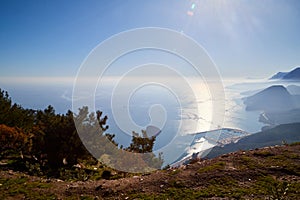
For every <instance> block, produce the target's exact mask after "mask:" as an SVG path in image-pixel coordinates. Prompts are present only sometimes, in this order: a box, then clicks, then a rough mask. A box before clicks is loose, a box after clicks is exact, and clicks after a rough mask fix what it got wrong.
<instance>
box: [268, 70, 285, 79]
mask: <svg viewBox="0 0 300 200" xmlns="http://www.w3.org/2000/svg"><path fill="white" fill-rule="evenodd" d="M287 74H288V72H278V73H277V74H275V75H274V76H272V77H271V78H270V79H281V78H283V77H284V76H285V75H287Z"/></svg>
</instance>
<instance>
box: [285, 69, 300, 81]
mask: <svg viewBox="0 0 300 200" xmlns="http://www.w3.org/2000/svg"><path fill="white" fill-rule="evenodd" d="M282 79H289V80H300V67H298V68H296V69H294V70H293V71H291V72H289V73H288V74H286V75H285V76H283V77H282Z"/></svg>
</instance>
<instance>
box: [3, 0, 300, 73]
mask: <svg viewBox="0 0 300 200" xmlns="http://www.w3.org/2000/svg"><path fill="white" fill-rule="evenodd" d="M189 11H192V12H193V15H191V14H190V15H189V14H188V12H189ZM143 27H161V28H168V29H172V30H175V31H178V32H183V33H184V34H186V35H187V36H189V37H191V38H193V39H194V40H195V41H197V42H198V43H199V44H200V45H201V46H202V47H203V48H204V49H205V50H206V51H207V53H208V54H209V56H210V57H211V58H212V60H213V61H214V62H215V64H216V65H217V66H218V69H219V72H220V74H221V76H222V77H229V78H231V77H240V78H241V77H248V78H265V77H269V76H271V75H272V74H274V73H276V72H277V71H289V70H291V69H293V68H294V67H296V66H298V65H300V39H299V37H300V1H298V0H264V1H261V0H251V1H250V0H194V1H192V0H143V1H141V0H126V1H124V0H97V1H96V0H87V1H83V0H81V1H77V0H64V1H59V0H43V1H39V0H26V1H20V0H1V1H0V77H6V78H7V77H74V76H76V74H77V71H78V69H79V67H80V65H81V63H82V62H83V61H84V59H85V58H86V57H87V56H88V54H89V53H90V51H91V50H92V49H93V48H95V47H96V46H97V45H98V44H99V43H101V42H102V41H104V40H105V39H107V38H109V37H111V36H113V35H115V34H118V33H120V32H123V31H126V30H130V29H134V28H143Z"/></svg>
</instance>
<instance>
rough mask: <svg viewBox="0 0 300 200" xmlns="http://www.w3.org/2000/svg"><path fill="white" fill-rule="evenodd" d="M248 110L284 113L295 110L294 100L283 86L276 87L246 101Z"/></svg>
mask: <svg viewBox="0 0 300 200" xmlns="http://www.w3.org/2000/svg"><path fill="white" fill-rule="evenodd" d="M244 103H245V104H246V110H248V111H251V110H262V111H284V110H290V109H293V108H294V107H295V106H294V99H293V95H291V94H290V93H289V92H288V90H287V89H286V88H285V87H283V86H282V85H274V86H271V87H269V88H267V89H264V90H262V91H260V92H258V93H256V94H254V95H252V96H250V97H247V98H245V99H244Z"/></svg>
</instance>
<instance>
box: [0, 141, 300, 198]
mask: <svg viewBox="0 0 300 200" xmlns="http://www.w3.org/2000/svg"><path fill="white" fill-rule="evenodd" d="M299 191H300V144H294V145H288V146H277V147H267V148H263V149H257V150H251V151H246V152H245V151H238V152H235V153H231V154H227V155H223V156H221V157H218V158H214V159H211V160H200V161H199V160H198V161H194V162H193V164H190V165H188V166H186V167H182V168H179V169H167V170H161V171H156V172H154V173H152V174H148V175H139V176H138V175H137V176H132V177H130V178H123V179H118V180H99V181H85V182H83V181H77V182H67V181H66V182H64V181H61V180H57V179H43V178H39V177H34V176H28V175H25V174H22V173H19V172H13V171H10V170H9V171H0V199H58V198H59V199H232V198H235V199H238V198H247V199H266V198H267V199H279V198H280V199H297V197H299Z"/></svg>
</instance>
